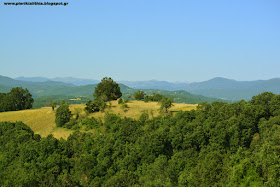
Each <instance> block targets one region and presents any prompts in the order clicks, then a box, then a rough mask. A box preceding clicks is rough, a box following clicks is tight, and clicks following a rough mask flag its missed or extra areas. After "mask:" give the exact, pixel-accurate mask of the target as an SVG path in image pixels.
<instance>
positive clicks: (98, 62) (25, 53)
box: [0, 0, 280, 82]
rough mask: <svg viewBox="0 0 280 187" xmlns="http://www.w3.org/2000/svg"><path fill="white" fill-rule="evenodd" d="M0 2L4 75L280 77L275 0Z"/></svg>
mask: <svg viewBox="0 0 280 187" xmlns="http://www.w3.org/2000/svg"><path fill="white" fill-rule="evenodd" d="M0 2H1V4H0V28H1V29H0V75H4V76H9V77H18V76H26V77H34V76H43V77H49V78H51V77H68V76H71V77H79V78H90V79H101V78H103V77H105V76H110V77H112V78H113V79H114V80H133V81H134V80H151V79H156V80H165V81H180V82H184V81H191V82H193V81H204V80H208V79H211V78H213V77H225V78H230V79H235V80H258V79H270V78H275V77H280V36H279V35H280V1H278V0H275V1H273V0H269V1H264V0H246V1H244V0H234V1H224V0H211V1H209V0H204V1H202V0H201V1H200V0H198V1H195V0H189V1H188V0H172V1H171V0H141V1H140V0H102V1H101V0H98V1H97V0H87V1H86V0H79V1H74V0H69V1H65V2H68V3H69V4H68V6H53V7H51V6H4V5H3V2H15V1H12V0H6V1H5V0H4V1H3V0H0ZM16 2H24V1H23V0H17V1H16ZM37 2H38V0H37ZM42 2H43V1H42ZM49 2H50V1H49ZM52 2H60V1H52Z"/></svg>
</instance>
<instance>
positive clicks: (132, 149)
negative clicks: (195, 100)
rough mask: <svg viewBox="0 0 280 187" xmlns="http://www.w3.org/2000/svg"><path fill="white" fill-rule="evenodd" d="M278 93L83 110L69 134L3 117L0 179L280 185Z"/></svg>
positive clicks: (14, 182)
mask: <svg viewBox="0 0 280 187" xmlns="http://www.w3.org/2000/svg"><path fill="white" fill-rule="evenodd" d="M279 104H280V95H274V94H272V93H269V92H266V93H263V94H260V95H258V96H255V97H253V98H252V100H251V101H249V102H246V101H240V102H237V103H232V104H227V103H223V102H213V103H212V104H207V103H201V104H200V105H199V107H198V110H196V111H194V110H192V111H186V112H178V113H176V115H175V116H172V115H166V116H161V117H156V118H153V119H149V116H148V114H147V113H143V115H142V116H141V117H140V118H139V119H138V120H133V119H130V118H121V117H119V116H117V115H114V114H107V115H106V116H105V118H104V121H101V120H98V119H95V118H86V119H84V120H83V121H81V122H80V123H81V125H83V126H85V127H87V128H88V129H94V132H95V133H94V134H91V133H81V132H78V131H76V132H75V133H73V134H72V135H70V137H69V138H68V139H67V141H65V140H62V139H61V140H56V139H55V138H53V137H52V136H48V137H47V138H40V137H39V136H38V135H34V133H33V131H32V130H31V129H30V128H29V127H27V126H26V125H24V124H22V123H6V122H2V123H0V135H1V136H0V163H1V164H0V186H132V185H135V186H279V185H280V158H279V157H280V134H279V132H280V105H279Z"/></svg>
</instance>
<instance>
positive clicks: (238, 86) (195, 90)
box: [0, 76, 280, 100]
mask: <svg viewBox="0 0 280 187" xmlns="http://www.w3.org/2000/svg"><path fill="white" fill-rule="evenodd" d="M4 79H5V81H4ZM10 79H11V78H8V79H7V77H3V76H1V79H0V85H2V86H1V91H3V89H5V88H6V89H9V88H8V87H9V86H12V85H16V84H25V85H28V86H30V87H31V88H32V87H34V86H40V85H41V86H44V87H47V88H48V89H50V90H48V92H51V91H52V90H56V92H58V90H60V89H62V91H61V92H63V93H64V92H65V89H66V88H65V87H76V89H77V91H78V90H87V89H86V88H87V87H91V89H92V87H93V84H97V83H98V82H99V81H98V80H90V79H79V78H73V77H66V78H52V79H48V78H45V77H19V78H16V79H12V80H10ZM3 81H4V82H6V83H8V84H3ZM17 81H23V82H17ZM117 82H118V83H121V84H123V86H127V87H128V89H129V88H132V89H158V90H167V91H177V90H183V91H187V92H190V93H192V94H198V95H202V96H205V97H212V98H220V99H228V100H241V99H244V100H250V99H251V98H252V96H254V95H258V94H260V93H262V92H264V91H270V92H273V93H275V94H280V78H274V79H269V80H256V81H236V80H232V79H226V78H222V77H217V78H213V79H210V80H208V81H203V82H194V83H172V82H167V81H157V80H151V81H117ZM89 85H91V86H89ZM7 86H8V87H7ZM77 86H78V87H77ZM58 87H59V88H58ZM71 90H75V89H73V88H72V89H71ZM46 93H47V92H46ZM85 93H87V92H85Z"/></svg>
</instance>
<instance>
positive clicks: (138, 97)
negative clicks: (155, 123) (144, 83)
mask: <svg viewBox="0 0 280 187" xmlns="http://www.w3.org/2000/svg"><path fill="white" fill-rule="evenodd" d="M144 95H145V94H144V91H143V90H138V91H137V92H135V93H134V99H136V100H142V99H144Z"/></svg>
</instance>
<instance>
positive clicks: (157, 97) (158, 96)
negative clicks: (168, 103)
mask: <svg viewBox="0 0 280 187" xmlns="http://www.w3.org/2000/svg"><path fill="white" fill-rule="evenodd" d="M164 97H165V96H164V95H161V94H154V95H147V96H146V97H145V98H144V102H150V101H161V100H162V99H163V98H164Z"/></svg>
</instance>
